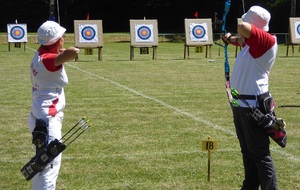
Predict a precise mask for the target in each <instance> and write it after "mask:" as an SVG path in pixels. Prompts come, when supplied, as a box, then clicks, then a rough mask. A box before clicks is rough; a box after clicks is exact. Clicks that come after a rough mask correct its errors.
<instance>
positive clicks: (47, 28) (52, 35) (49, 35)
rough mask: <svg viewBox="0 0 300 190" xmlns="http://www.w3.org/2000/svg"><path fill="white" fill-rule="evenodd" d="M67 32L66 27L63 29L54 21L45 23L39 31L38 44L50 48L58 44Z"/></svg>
mask: <svg viewBox="0 0 300 190" xmlns="http://www.w3.org/2000/svg"><path fill="white" fill-rule="evenodd" d="M65 32H66V29H65V28H64V27H61V26H60V25H59V24H58V23H56V22H54V21H46V22H44V23H43V24H42V25H41V26H40V27H39V29H38V31H37V33H38V42H39V43H40V44H41V45H44V46H50V45H52V44H54V43H55V42H57V41H58V40H59V39H60V38H61V37H62V36H63V35H64V33H65Z"/></svg>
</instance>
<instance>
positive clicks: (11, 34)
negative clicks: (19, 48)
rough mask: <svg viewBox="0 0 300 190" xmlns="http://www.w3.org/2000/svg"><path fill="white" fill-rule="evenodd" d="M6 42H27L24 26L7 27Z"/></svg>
mask: <svg viewBox="0 0 300 190" xmlns="http://www.w3.org/2000/svg"><path fill="white" fill-rule="evenodd" d="M7 33H8V42H27V26H26V24H8V25H7Z"/></svg>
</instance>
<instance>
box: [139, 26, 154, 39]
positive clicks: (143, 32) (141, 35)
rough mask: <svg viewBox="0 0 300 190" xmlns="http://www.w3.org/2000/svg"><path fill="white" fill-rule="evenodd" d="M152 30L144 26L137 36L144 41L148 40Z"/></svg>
mask: <svg viewBox="0 0 300 190" xmlns="http://www.w3.org/2000/svg"><path fill="white" fill-rule="evenodd" d="M151 34H152V33H151V30H150V28H148V27H147V26H142V27H140V28H139V29H138V31H137V35H138V37H139V38H141V39H142V40H147V39H149V38H150V37H151Z"/></svg>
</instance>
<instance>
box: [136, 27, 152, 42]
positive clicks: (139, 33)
mask: <svg viewBox="0 0 300 190" xmlns="http://www.w3.org/2000/svg"><path fill="white" fill-rule="evenodd" d="M135 41H136V42H153V41H154V38H153V25H152V24H142V25H140V24H136V25H135Z"/></svg>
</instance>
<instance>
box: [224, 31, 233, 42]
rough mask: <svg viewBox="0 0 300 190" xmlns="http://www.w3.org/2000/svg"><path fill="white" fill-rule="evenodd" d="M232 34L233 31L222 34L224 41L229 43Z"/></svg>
mask: <svg viewBox="0 0 300 190" xmlns="http://www.w3.org/2000/svg"><path fill="white" fill-rule="evenodd" d="M231 36H232V35H231V33H229V32H228V33H226V34H223V35H222V41H223V42H224V43H227V44H228V41H229V38H230V37H231Z"/></svg>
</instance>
